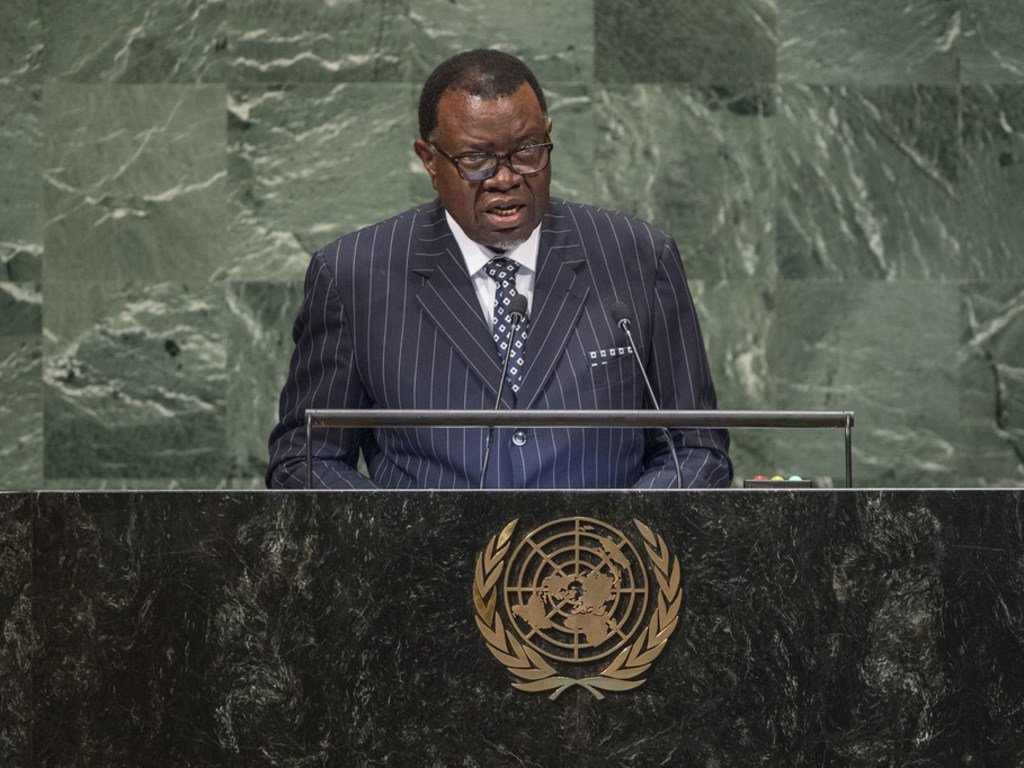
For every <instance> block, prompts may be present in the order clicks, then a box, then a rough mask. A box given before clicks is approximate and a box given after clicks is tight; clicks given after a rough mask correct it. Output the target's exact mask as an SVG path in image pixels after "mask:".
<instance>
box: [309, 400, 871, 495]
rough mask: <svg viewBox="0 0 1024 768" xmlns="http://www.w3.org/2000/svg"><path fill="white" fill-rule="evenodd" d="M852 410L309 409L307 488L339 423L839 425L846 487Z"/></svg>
mask: <svg viewBox="0 0 1024 768" xmlns="http://www.w3.org/2000/svg"><path fill="white" fill-rule="evenodd" d="M853 416H854V414H853V411H651V410H639V411H636V410H635V411H625V410H618V411H554V410H552V411H545V410H536V411H497V410H459V411H449V410H439V409H372V408H369V409H347V410H341V409H338V410H331V409H313V408H311V409H307V410H306V487H307V488H311V487H312V486H313V430H314V429H336V428H342V427H364V428H375V429H376V428H382V427H444V428H463V427H618V428H621V429H646V428H661V427H666V428H677V427H678V428H688V429H711V428H725V429H842V430H843V433H844V446H845V456H846V487H847V488H852V487H853Z"/></svg>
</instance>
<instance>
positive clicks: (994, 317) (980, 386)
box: [958, 280, 1024, 486]
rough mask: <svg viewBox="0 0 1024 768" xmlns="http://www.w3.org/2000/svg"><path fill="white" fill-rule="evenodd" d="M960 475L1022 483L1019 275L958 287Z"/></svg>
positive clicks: (1023, 343)
mask: <svg viewBox="0 0 1024 768" xmlns="http://www.w3.org/2000/svg"><path fill="white" fill-rule="evenodd" d="M962 301H963V311H964V329H963V336H962V338H961V345H960V365H961V368H960V371H961V387H962V392H961V402H962V408H963V428H962V432H961V437H960V440H961V442H962V443H963V444H964V445H965V446H966V450H965V451H964V453H963V456H962V458H961V471H960V477H959V478H958V479H959V480H960V481H962V482H964V483H967V484H969V485H993V486H1000V485H1006V486H1013V485H1021V484H1024V355H1022V353H1021V350H1024V281H1020V280H1019V281H1017V282H1005V283H973V284H972V283H968V284H966V285H965V286H964V287H963V297H962Z"/></svg>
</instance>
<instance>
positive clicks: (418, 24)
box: [407, 0, 595, 87]
mask: <svg viewBox="0 0 1024 768" xmlns="http://www.w3.org/2000/svg"><path fill="white" fill-rule="evenodd" d="M594 3H595V0H561V2H558V3H552V2H550V0H520V1H519V2H517V3H495V2H493V1H492V0H408V2H407V5H408V14H409V18H410V20H411V21H412V24H413V30H414V32H413V35H414V37H413V43H414V45H413V46H412V48H411V49H410V50H409V54H410V55H409V56H408V65H409V70H408V75H407V79H409V80H412V81H413V82H415V83H418V84H419V83H422V82H423V80H424V79H426V77H427V75H429V74H430V72H431V71H432V70H433V69H434V67H436V66H437V65H438V64H440V63H441V62H442V61H444V60H445V59H447V58H448V57H449V56H453V55H454V54H456V53H459V52H460V51H465V50H468V49H470V48H497V49H499V50H502V51H506V52H508V53H511V54H514V55H516V56H520V57H522V58H524V59H525V60H527V61H529V62H530V68H531V69H533V71H534V73H535V74H536V75H537V78H538V79H539V80H540V81H541V82H542V83H545V84H546V83H550V82H557V81H576V80H585V81H590V80H591V79H592V78H593V75H594ZM545 87H546V86H545Z"/></svg>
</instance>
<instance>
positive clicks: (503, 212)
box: [484, 203, 526, 227]
mask: <svg viewBox="0 0 1024 768" xmlns="http://www.w3.org/2000/svg"><path fill="white" fill-rule="evenodd" d="M525 210H526V206H525V205H520V204H518V203H511V204H509V205H492V206H491V207H490V208H488V209H487V210H485V211H484V215H485V216H487V218H488V219H489V220H490V221H491V223H493V224H496V225H499V226H505V227H509V226H516V225H518V224H519V221H520V219H521V218H522V214H523V211H525Z"/></svg>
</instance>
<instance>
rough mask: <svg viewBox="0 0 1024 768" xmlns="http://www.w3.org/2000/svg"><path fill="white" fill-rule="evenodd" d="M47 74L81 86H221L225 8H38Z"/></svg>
mask: <svg viewBox="0 0 1024 768" xmlns="http://www.w3.org/2000/svg"><path fill="white" fill-rule="evenodd" d="M37 2H38V3H39V11H40V16H41V18H42V28H43V39H44V45H43V69H44V71H45V72H46V74H47V75H48V76H49V77H50V78H53V79H57V80H63V81H66V82H76V83H112V82H119V83H159V82H222V81H223V80H224V78H225V75H226V72H227V69H226V62H225V49H226V47H227V35H226V29H225V26H226V11H227V7H228V3H227V2H225V0H147V1H146V2H144V3H125V2H121V3H115V4H111V3H110V2H107V0H75V2H74V3H67V2H64V0H37Z"/></svg>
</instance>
